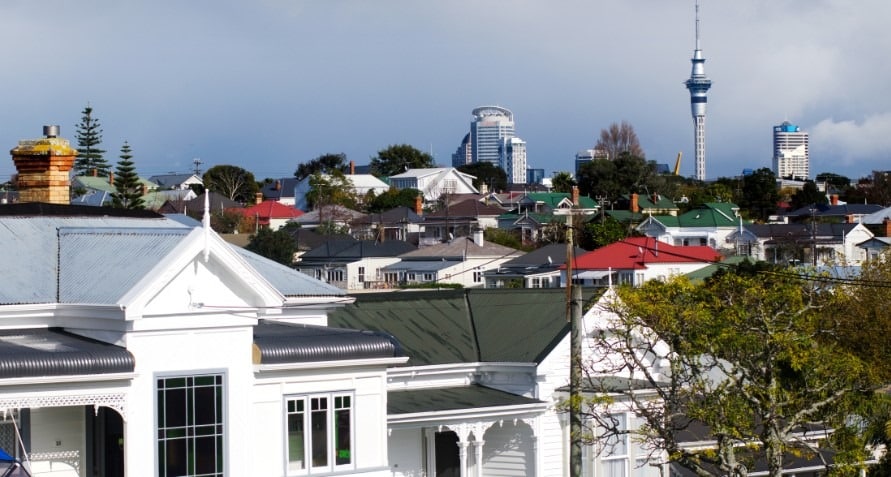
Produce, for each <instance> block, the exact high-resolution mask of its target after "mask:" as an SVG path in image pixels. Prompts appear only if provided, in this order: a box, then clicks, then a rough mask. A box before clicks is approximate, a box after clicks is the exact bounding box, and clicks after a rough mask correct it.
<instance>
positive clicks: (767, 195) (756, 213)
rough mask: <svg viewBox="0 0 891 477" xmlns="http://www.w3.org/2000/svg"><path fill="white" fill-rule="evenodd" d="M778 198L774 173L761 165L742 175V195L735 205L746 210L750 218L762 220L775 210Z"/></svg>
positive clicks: (778, 193)
mask: <svg viewBox="0 0 891 477" xmlns="http://www.w3.org/2000/svg"><path fill="white" fill-rule="evenodd" d="M779 198H780V191H779V189H777V176H776V174H774V173H773V171H772V170H770V169H768V168H766V167H762V168H761V169H758V170H756V171H754V172H753V173H751V174H749V175H747V176H745V177H743V182H742V195H741V196H740V201H739V204H737V205H739V207H740V209H741V210H744V211H746V212H747V213H748V216H749V217H750V218H752V219H756V220H760V221H762V222H763V221H766V220H767V218H768V217H769V216H770V215H771V214H773V213H775V212H776V210H777V201H778V200H779Z"/></svg>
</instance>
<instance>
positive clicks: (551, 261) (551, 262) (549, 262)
mask: <svg viewBox="0 0 891 477" xmlns="http://www.w3.org/2000/svg"><path fill="white" fill-rule="evenodd" d="M553 264H554V261H553V260H551V256H550V255H548V265H553Z"/></svg>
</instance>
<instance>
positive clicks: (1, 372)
mask: <svg viewBox="0 0 891 477" xmlns="http://www.w3.org/2000/svg"><path fill="white" fill-rule="evenodd" d="M133 369H134V361H133V355H131V354H130V352H129V351H127V350H126V349H124V348H121V347H119V346H114V345H110V344H106V343H101V342H99V341H95V340H91V339H87V338H83V337H80V336H76V335H74V334H71V333H66V332H64V331H62V330H59V329H55V328H50V329H46V328H42V329H19V330H2V331H0V379H9V378H31V377H43V376H72V375H93V374H111V373H129V372H133Z"/></svg>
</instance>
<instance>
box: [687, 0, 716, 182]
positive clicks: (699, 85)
mask: <svg viewBox="0 0 891 477" xmlns="http://www.w3.org/2000/svg"><path fill="white" fill-rule="evenodd" d="M690 62H691V63H693V71H692V72H691V73H690V79H688V80H687V81H686V82H685V84H686V85H687V89H688V90H690V112H691V113H693V147H694V149H695V150H694V158H695V164H696V174H695V177H696V179H697V180H700V181H704V180H705V104H706V101H707V99H706V94H705V93H706V92H707V91H708V89H709V88H711V87H712V80H710V79H708V76H706V75H705V58H704V57H703V56H702V50H701V49H700V48H699V0H697V1H696V49H695V50H693V58H692V59H691V60H690Z"/></svg>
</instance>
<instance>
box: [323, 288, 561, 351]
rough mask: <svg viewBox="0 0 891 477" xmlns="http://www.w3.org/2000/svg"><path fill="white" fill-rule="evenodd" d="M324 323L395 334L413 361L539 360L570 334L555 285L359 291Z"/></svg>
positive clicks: (559, 291)
mask: <svg viewBox="0 0 891 477" xmlns="http://www.w3.org/2000/svg"><path fill="white" fill-rule="evenodd" d="M328 324H329V325H331V326H338V327H344V328H353V329H370V330H378V331H385V332H387V333H390V334H392V335H393V336H395V337H396V339H397V340H399V342H400V343H401V344H402V346H403V348H404V349H405V352H406V354H407V355H408V356H409V361H408V363H407V364H408V365H410V366H425V365H434V364H452V363H473V362H481V361H485V362H517V363H533V362H539V361H540V360H541V359H543V358H544V357H545V356H546V355H547V354H548V353H549V352H550V351H551V350H552V349H553V347H554V346H555V345H556V344H557V342H558V341H559V340H560V339H562V338H563V336H565V335H566V333H568V332H569V326H568V324H567V322H566V292H565V290H563V289H557V288H554V289H534V290H532V289H462V290H437V291H416V292H405V293H392V292H391V293H362V294H358V295H356V302H355V303H353V304H351V305H347V306H345V307H344V308H341V309H338V310H335V311H334V312H332V313H331V314H329V316H328Z"/></svg>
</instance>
